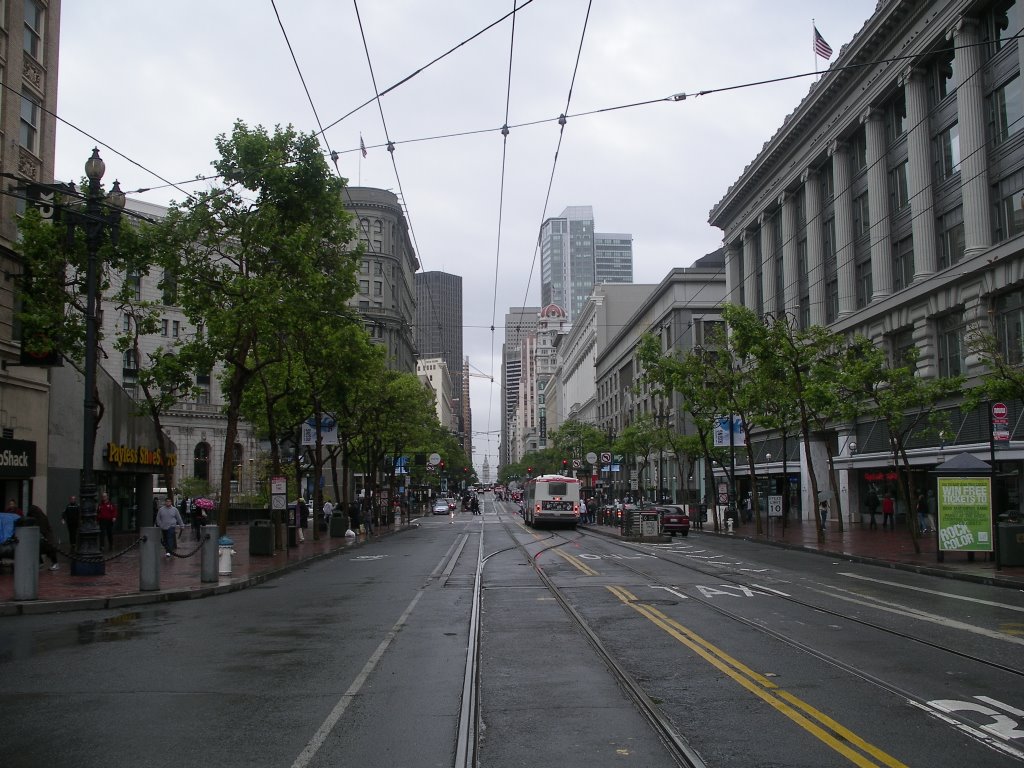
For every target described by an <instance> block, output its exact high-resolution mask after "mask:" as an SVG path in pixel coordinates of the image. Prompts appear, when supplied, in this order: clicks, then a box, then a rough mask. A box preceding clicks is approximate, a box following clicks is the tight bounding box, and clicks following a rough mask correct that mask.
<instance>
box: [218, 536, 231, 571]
mask: <svg viewBox="0 0 1024 768" xmlns="http://www.w3.org/2000/svg"><path fill="white" fill-rule="evenodd" d="M234 544H235V542H234V541H232V540H231V539H229V538H228V537H227V536H221V537H220V538H219V539H218V540H217V547H218V548H219V549H218V551H219V553H220V556H219V559H218V563H217V565H218V568H217V573H218V574H220V575H221V576H230V575H231V556H232V555H234V554H236V552H235V550H234V549H233V547H234Z"/></svg>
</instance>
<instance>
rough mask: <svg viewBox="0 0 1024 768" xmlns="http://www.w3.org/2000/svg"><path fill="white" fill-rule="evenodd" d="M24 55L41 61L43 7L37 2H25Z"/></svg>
mask: <svg viewBox="0 0 1024 768" xmlns="http://www.w3.org/2000/svg"><path fill="white" fill-rule="evenodd" d="M24 47H25V53H27V54H29V55H30V56H32V58H34V59H35V60H36V61H42V49H43V7H42V6H41V5H40V4H39V2H38V0H25V41H24Z"/></svg>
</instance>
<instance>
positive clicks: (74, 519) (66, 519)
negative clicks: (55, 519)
mask: <svg viewBox="0 0 1024 768" xmlns="http://www.w3.org/2000/svg"><path fill="white" fill-rule="evenodd" d="M81 519H82V508H81V507H79V506H78V497H77V496H71V497H70V498H68V505H67V506H66V507H64V514H62V515H61V516H60V521H61V522H62V523H64V527H66V528H67V529H68V545H69V547H70V549H71V550H72V551H73V550H74V549H75V548H76V547H77V546H78V523H79V521H80V520H81Z"/></svg>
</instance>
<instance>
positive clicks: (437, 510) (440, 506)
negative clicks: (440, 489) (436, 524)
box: [431, 499, 451, 515]
mask: <svg viewBox="0 0 1024 768" xmlns="http://www.w3.org/2000/svg"><path fill="white" fill-rule="evenodd" d="M450 511H451V510H450V509H448V499H438V500H437V501H435V502H434V506H433V508H432V509H431V512H432V513H433V514H435V515H447V514H448V513H449V512H450Z"/></svg>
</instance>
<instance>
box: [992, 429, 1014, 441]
mask: <svg viewBox="0 0 1024 768" xmlns="http://www.w3.org/2000/svg"><path fill="white" fill-rule="evenodd" d="M992 439H993V440H1009V439H1010V430H1008V429H1006V428H1005V427H1004V428H1003V429H1000V428H999V427H998V426H997V427H995V428H994V429H993V430H992Z"/></svg>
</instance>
